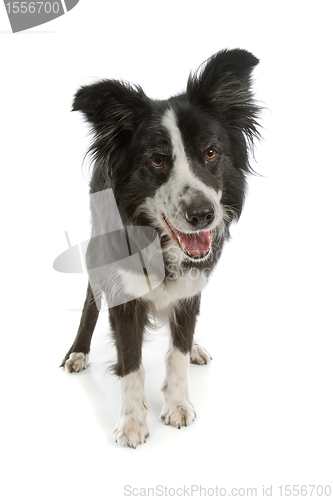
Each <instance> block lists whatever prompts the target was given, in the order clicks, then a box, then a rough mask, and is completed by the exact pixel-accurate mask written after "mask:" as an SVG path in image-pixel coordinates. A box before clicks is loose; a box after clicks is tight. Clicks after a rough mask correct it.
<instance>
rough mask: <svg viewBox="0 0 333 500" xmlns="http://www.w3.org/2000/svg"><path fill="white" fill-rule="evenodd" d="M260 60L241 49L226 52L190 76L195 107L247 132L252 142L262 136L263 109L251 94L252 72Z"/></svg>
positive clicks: (189, 92)
mask: <svg viewBox="0 0 333 500" xmlns="http://www.w3.org/2000/svg"><path fill="white" fill-rule="evenodd" d="M258 62H259V60H258V59H257V58H256V57H255V56H254V55H253V54H251V53H250V52H247V51H246V50H241V49H235V50H223V51H221V52H218V53H217V54H215V55H214V56H213V57H211V58H210V59H208V61H206V63H204V64H205V66H204V68H203V69H202V70H200V68H199V71H198V72H197V73H195V74H194V75H190V77H189V80H188V84H187V94H188V96H189V98H190V100H191V102H193V103H194V104H197V105H198V106H205V107H207V108H208V109H211V111H212V112H213V113H215V114H216V115H217V116H218V117H220V118H221V119H223V121H224V123H226V124H227V125H228V126H229V127H232V128H234V129H236V130H241V131H243V132H244V133H245V134H246V136H247V137H248V138H249V139H252V138H253V136H255V135H258V133H257V125H258V124H257V122H256V120H255V118H256V117H257V115H258V112H259V107H258V106H257V105H256V104H255V103H254V101H253V96H252V93H251V90H250V87H251V71H252V69H253V68H254V67H255V66H256V65H257V64H258Z"/></svg>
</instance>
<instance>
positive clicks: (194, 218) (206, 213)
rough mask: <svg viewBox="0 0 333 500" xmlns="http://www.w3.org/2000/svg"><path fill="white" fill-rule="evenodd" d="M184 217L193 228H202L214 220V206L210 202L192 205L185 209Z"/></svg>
mask: <svg viewBox="0 0 333 500" xmlns="http://www.w3.org/2000/svg"><path fill="white" fill-rule="evenodd" d="M185 217H186V220H187V221H188V222H189V223H190V224H191V225H192V226H193V227H194V228H195V229H204V228H205V227H207V226H208V225H209V224H210V223H211V222H212V221H213V220H214V217H215V212H214V207H212V205H210V204H205V205H201V206H198V205H192V206H190V207H188V208H187V210H186V211H185Z"/></svg>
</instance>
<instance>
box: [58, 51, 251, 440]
mask: <svg viewBox="0 0 333 500" xmlns="http://www.w3.org/2000/svg"><path fill="white" fill-rule="evenodd" d="M258 62H259V61H258V59H257V58H256V57H255V56H253V55H252V54H251V53H249V52H247V51H245V50H241V49H235V50H223V51H220V52H218V53H217V54H215V55H214V56H212V57H211V58H210V59H209V60H208V61H206V62H205V63H204V64H203V66H202V67H200V68H199V70H198V71H197V72H196V73H194V74H190V76H189V79H188V82H187V88H186V91H185V92H184V93H181V94H179V95H177V96H174V97H171V98H170V99H168V100H165V101H160V100H152V99H149V98H148V97H147V96H146V95H145V93H144V92H143V90H142V89H141V87H139V86H132V85H129V84H127V83H124V82H120V81H116V80H102V81H99V82H97V83H94V84H92V85H88V86H84V87H81V88H80V89H79V90H78V92H77V93H76V95H75V98H74V103H73V110H74V111H81V112H82V113H83V114H84V116H85V118H86V120H87V121H88V122H89V123H90V124H91V126H92V130H93V132H94V139H93V143H92V146H91V149H90V153H91V155H92V160H93V172H92V178H91V183H90V193H91V195H94V194H96V193H103V192H106V190H109V191H110V192H112V195H113V196H114V200H115V203H116V207H117V209H118V211H119V212H118V213H119V214H120V217H121V224H122V225H123V227H124V228H125V229H126V228H133V227H136V228H137V227H145V228H152V230H153V231H155V232H156V233H157V234H158V237H159V245H160V249H161V255H162V257H163V260H162V262H163V266H164V269H163V280H162V282H161V283H160V284H159V285H158V286H156V287H154V288H151V289H150V290H148V292H147V293H143V292H142V290H143V288H142V290H141V291H139V292H138V290H140V287H142V276H143V278H144V275H142V273H141V274H136V273H135V272H130V271H128V272H127V271H126V269H125V270H124V269H121V268H119V269H118V271H113V274H112V273H111V274H112V279H111V278H110V276H109V275H108V273H107V272H97V273H95V274H94V275H93V273H92V275H91V276H93V279H91V277H90V275H89V284H88V290H87V297H86V301H85V304H84V307H83V312H82V318H81V322H80V325H79V329H78V333H77V336H76V338H75V340H74V343H73V345H72V347H71V348H70V350H69V351H68V353H67V354H66V356H65V358H64V360H63V362H62V365H61V366H63V367H65V369H66V370H67V371H69V372H79V371H81V370H83V369H84V368H86V367H87V365H88V354H89V350H90V342H91V337H92V334H93V331H94V328H95V325H96V321H97V318H98V314H99V303H98V302H99V298H100V295H103V296H104V297H105V299H106V301H107V306H108V310H109V318H110V325H111V330H112V334H113V337H114V341H115V346H116V350H117V362H116V364H115V366H114V371H115V373H116V374H117V375H118V376H119V378H120V385H121V409H120V416H119V421H118V424H117V427H116V429H115V439H116V441H117V442H118V443H120V444H121V445H125V446H130V447H132V448H135V447H136V446H137V445H138V444H140V443H144V442H145V441H146V438H147V437H148V435H149V433H148V427H147V422H146V415H147V400H146V396H145V390H144V376H145V375H144V367H143V365H142V356H141V349H142V342H143V338H144V331H145V328H147V326H149V324H150V321H151V318H154V317H155V318H156V317H163V318H164V319H166V320H167V321H168V323H169V325H170V349H169V351H168V353H167V355H166V377H165V381H164V384H163V388H162V391H163V393H164V405H163V408H162V412H161V415H160V418H161V420H162V421H163V422H164V423H165V424H166V425H173V426H175V427H176V428H181V427H182V426H187V425H189V424H191V423H192V422H193V421H194V419H195V417H196V414H195V411H194V408H193V405H192V403H191V401H190V397H189V391H188V372H189V362H192V363H197V364H207V363H208V362H209V361H210V359H211V358H210V355H209V354H208V353H207V351H206V350H205V349H204V348H203V347H201V346H199V345H197V344H193V334H194V329H195V323H196V318H197V316H198V314H199V307H200V297H201V291H202V289H203V288H204V286H205V285H206V283H207V281H208V278H209V275H210V273H211V272H212V270H213V269H214V267H215V265H216V263H217V261H218V259H219V257H220V255H221V251H222V247H223V244H224V242H225V241H226V240H227V239H228V237H229V227H230V224H231V222H233V221H235V220H237V219H238V218H239V216H240V214H241V212H242V207H243V202H244V196H245V188H246V176H247V174H249V173H250V172H251V167H250V165H249V151H250V150H251V147H252V145H253V142H254V139H257V138H259V132H258V122H257V118H258V115H259V111H260V108H259V107H258V105H257V104H256V103H255V101H254V98H253V94H252V92H251V72H252V69H253V68H254V67H255V66H256V65H257V64H258ZM106 206H107V205H106ZM91 211H92V239H91V241H90V243H89V245H88V249H87V257H86V259H87V263H88V264H89V262H90V263H91V262H92V261H94V262H95V263H96V262H98V258H99V256H102V255H103V254H104V253H105V252H106V251H107V248H108V245H111V246H112V241H113V242H114V241H115V240H117V241H118V240H119V241H120V240H121V238H118V239H117V237H116V236H115V235H114V233H111V236H110V238H104V239H101V238H99V236H100V235H101V234H103V233H106V232H107V231H106V230H105V228H103V223H102V222H101V217H100V210H98V208H96V207H95V206H94V203H93V202H92V203H91ZM102 212H103V210H102ZM106 212H107V210H106V209H105V207H104V215H103V217H104V218H105V213H106ZM107 216H108V215H106V217H107ZM118 229H119V228H118ZM119 234H120V233H119ZM92 242H94V243H95V244H92ZM96 242H97V243H96ZM127 242H128V235H127ZM117 245H118V243H117V242H116V243H115V244H114V245H113V246H114V247H116V246H117ZM87 267H88V268H90V269H93V268H95V269H96V268H97V269H98V266H96V264H95V265H90V266H89V265H88V266H87ZM102 267H103V266H102ZM143 267H144V266H143ZM113 287H114V288H115V289H117V290H119V289H122V290H124V294H126V296H127V300H126V301H123V303H119V302H118V303H115V302H112V293H113V292H112V290H113ZM96 290H97V291H96ZM98 293H100V295H98ZM120 302H121V301H120Z"/></svg>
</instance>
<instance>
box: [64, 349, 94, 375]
mask: <svg viewBox="0 0 333 500" xmlns="http://www.w3.org/2000/svg"><path fill="white" fill-rule="evenodd" d="M88 364H89V354H83V352H72V354H71V355H70V356H69V358H68V359H67V361H66V363H65V370H66V371H67V372H69V373H72V372H81V371H82V370H84V369H85V368H87V366H88Z"/></svg>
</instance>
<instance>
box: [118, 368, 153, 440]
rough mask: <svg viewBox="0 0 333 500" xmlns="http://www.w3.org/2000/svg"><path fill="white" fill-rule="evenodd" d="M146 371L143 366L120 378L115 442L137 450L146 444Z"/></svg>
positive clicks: (147, 433)
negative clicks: (139, 446) (118, 411)
mask: <svg viewBox="0 0 333 500" xmlns="http://www.w3.org/2000/svg"><path fill="white" fill-rule="evenodd" d="M144 379H145V371H144V368H143V366H142V365H141V366H140V368H139V369H138V370H136V371H134V372H132V373H129V374H128V375H125V376H124V377H121V378H120V389H121V403H120V415H119V420H118V423H117V427H116V429H115V431H114V432H115V440H116V442H117V443H119V444H121V445H123V446H130V447H131V448H136V446H137V445H138V444H143V443H145V442H146V438H147V437H148V435H149V432H148V427H147V420H146V417H147V409H148V405H147V399H146V396H145V391H144Z"/></svg>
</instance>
